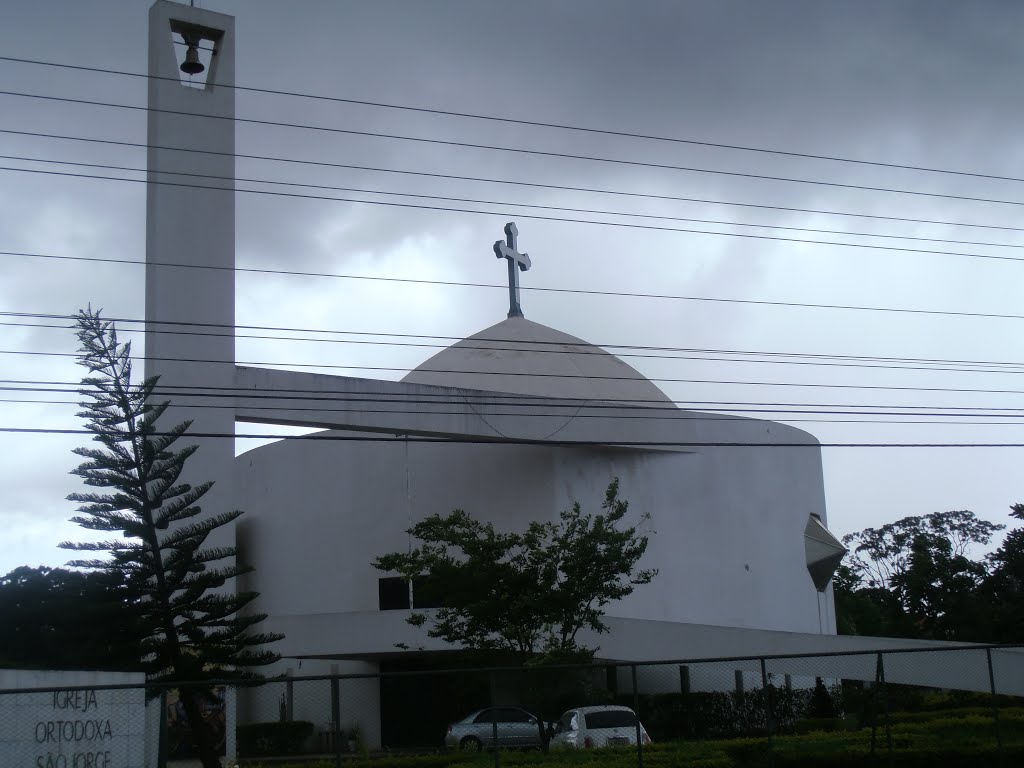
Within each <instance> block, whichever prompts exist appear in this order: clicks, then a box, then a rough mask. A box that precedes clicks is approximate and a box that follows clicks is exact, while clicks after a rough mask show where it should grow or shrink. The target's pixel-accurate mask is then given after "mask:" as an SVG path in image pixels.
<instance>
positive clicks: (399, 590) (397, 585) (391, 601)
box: [377, 576, 409, 611]
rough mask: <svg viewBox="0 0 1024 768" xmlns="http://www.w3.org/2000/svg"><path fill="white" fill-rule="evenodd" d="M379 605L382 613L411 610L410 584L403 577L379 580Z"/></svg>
mask: <svg viewBox="0 0 1024 768" xmlns="http://www.w3.org/2000/svg"><path fill="white" fill-rule="evenodd" d="M377 594H378V605H379V607H380V610H382V611H400V610H403V609H404V610H408V609H409V582H408V581H406V580H405V579H403V578H402V577H401V576H385V577H384V578H382V579H378V580H377Z"/></svg>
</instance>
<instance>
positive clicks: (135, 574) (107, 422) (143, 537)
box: [61, 308, 280, 768]
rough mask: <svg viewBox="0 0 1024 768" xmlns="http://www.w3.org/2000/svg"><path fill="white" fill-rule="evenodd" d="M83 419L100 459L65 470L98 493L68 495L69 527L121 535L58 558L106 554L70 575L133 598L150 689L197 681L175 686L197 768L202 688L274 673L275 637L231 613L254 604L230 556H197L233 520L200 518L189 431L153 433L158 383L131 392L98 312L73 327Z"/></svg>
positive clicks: (207, 743) (126, 360) (204, 758)
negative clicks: (189, 477) (268, 668)
mask: <svg viewBox="0 0 1024 768" xmlns="http://www.w3.org/2000/svg"><path fill="white" fill-rule="evenodd" d="M77 325H78V340H79V342H80V344H81V347H80V352H79V363H80V364H81V365H83V366H84V367H85V368H87V369H88V371H89V375H88V376H87V377H86V378H84V379H83V380H82V385H83V389H82V390H81V393H82V395H83V396H85V397H87V398H89V401H87V402H83V403H82V404H81V407H82V408H83V411H82V412H81V413H80V414H79V415H80V416H81V417H82V418H84V419H86V422H87V425H88V428H89V430H90V431H91V432H92V433H93V435H94V437H93V439H94V440H95V441H96V442H98V443H99V444H100V447H99V448H77V449H75V453H76V454H78V455H79V456H81V457H82V458H83V459H85V461H84V462H83V463H82V464H81V465H79V467H78V468H77V469H75V470H73V473H74V474H76V475H78V476H79V477H81V478H82V480H83V481H84V482H85V484H86V485H87V486H90V487H92V488H96V489H102V490H101V491H100V492H89V493H73V494H71V495H70V496H68V499H69V500H70V501H74V502H78V503H79V504H80V505H81V506H79V507H78V512H79V515H78V516H77V517H73V518H72V521H73V522H76V523H78V524H79V525H81V526H82V527H83V528H87V529H90V530H94V531H106V532H111V533H112V534H114V535H117V534H120V536H121V537H122V538H115V539H110V540H106V541H102V542H78V543H73V542H64V543H63V544H61V546H62V547H65V548H67V549H72V550H77V551H85V552H97V553H104V554H105V555H106V557H105V558H96V559H85V560H76V561H73V562H72V563H70V564H71V565H73V566H76V567H81V568H88V569H94V570H97V571H101V572H107V573H116V574H121V575H122V576H123V578H124V581H125V583H126V584H127V585H128V586H129V588H130V589H131V590H132V591H133V593H134V594H137V595H139V596H140V604H139V621H138V625H137V626H138V632H139V635H138V638H139V646H140V650H141V653H142V662H143V668H144V669H145V671H146V672H147V673H148V675H149V679H150V680H152V681H154V682H162V683H167V682H179V681H181V682H184V681H190V682H192V681H199V684H189V685H181V686H179V692H180V697H181V702H182V704H183V705H184V708H185V712H186V714H187V716H188V720H189V724H190V726H191V728H192V730H193V737H194V739H195V742H196V746H197V748H198V751H199V758H200V760H201V762H202V765H203V767H204V768H218V767H219V765H220V760H219V758H218V757H217V755H216V752H215V750H214V748H213V743H212V738H211V734H210V733H209V732H208V731H207V728H206V725H205V722H204V720H203V718H202V716H201V705H202V702H203V700H204V698H206V696H207V695H208V694H209V686H207V685H204V684H201V681H203V680H211V679H225V678H230V679H250V678H253V677H256V674H255V673H254V672H253V671H251V669H249V668H251V667H254V666H258V665H262V664H268V663H271V662H273V661H275V660H276V659H277V658H278V656H277V654H275V653H273V652H271V651H269V650H266V649H264V648H262V647H261V646H263V645H264V644H266V643H269V642H272V641H274V640H277V639H279V637H280V636H278V635H272V634H266V633H259V632H256V631H254V629H253V628H254V626H255V625H256V624H257V623H259V622H260V621H262V620H263V619H264V618H265V616H263V615H260V614H249V615H242V614H241V613H240V612H241V611H242V609H243V608H245V607H246V606H247V605H248V604H249V603H251V602H252V600H253V599H255V597H256V596H257V595H256V593H253V592H235V591H233V590H232V589H231V588H230V587H228V586H227V585H228V583H229V582H230V581H231V579H233V578H235V577H236V576H238V575H239V574H241V573H245V572H247V571H248V570H249V569H248V568H246V567H244V566H242V565H238V564H235V562H234V557H235V550H234V548H233V547H207V546H206V539H207V537H208V536H209V535H210V534H211V533H212V532H213V531H215V530H216V529H218V528H220V527H221V526H224V525H228V524H229V523H231V522H232V521H234V520H235V519H236V518H237V517H238V516H239V515H241V514H242V513H241V512H240V511H238V510H235V511H229V512H219V513H215V514H209V513H203V510H202V509H201V507H200V506H199V504H198V502H199V501H200V499H202V497H203V496H204V495H205V494H206V493H207V492H208V491H209V490H210V488H211V486H212V485H213V484H212V483H211V482H206V483H202V484H200V485H196V486H192V485H190V484H188V483H184V482H182V481H181V480H180V477H181V473H182V470H183V469H184V467H185V462H186V461H187V460H188V459H189V458H190V457H191V456H192V455H193V454H194V453H195V452H196V446H194V445H193V446H187V447H184V448H178V447H175V444H176V443H177V442H178V440H179V438H181V437H182V436H183V435H184V434H185V433H186V431H187V430H188V428H189V426H190V424H191V422H190V421H186V422H183V423H181V424H177V425H175V426H173V427H170V428H169V429H166V430H164V431H161V430H159V429H158V428H157V420H158V419H159V418H160V416H161V415H162V414H163V413H164V411H165V410H166V409H167V407H168V405H169V403H166V402H164V403H159V404H154V403H152V402H150V398H151V396H152V393H153V389H154V387H155V386H156V383H157V378H156V377H152V378H149V379H146V380H145V381H143V382H142V383H141V384H139V385H134V384H132V363H131V345H130V344H119V343H118V341H117V333H116V329H115V328H114V325H113V324H112V323H111V322H109V321H105V320H103V319H101V318H100V315H99V313H98V312H93V311H92V310H91V308H90V309H88V310H82V311H80V312H79V315H78V323H77Z"/></svg>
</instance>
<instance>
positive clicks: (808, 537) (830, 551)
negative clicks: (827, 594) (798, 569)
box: [804, 515, 847, 592]
mask: <svg viewBox="0 0 1024 768" xmlns="http://www.w3.org/2000/svg"><path fill="white" fill-rule="evenodd" d="M804 548H805V550H806V552H807V570H808V572H810V574H811V581H813V582H814V586H815V587H816V588H817V589H818V591H819V592H824V591H825V588H826V587H828V583H829V581H831V580H832V576H833V575H834V574H835V572H836V568H838V567H839V564H840V563H841V562H843V556H844V555H845V554H846V552H847V549H846V547H844V546H843V542H841V541H840V540H839V539H837V538H836V537H835V536H833V535H832V533H831V532H830V531H829V529H828V528H826V527H825V526H824V525H822V524H821V520H820V519H818V517H817V516H816V515H811V516H810V517H809V518H808V520H807V526H806V527H805V528H804Z"/></svg>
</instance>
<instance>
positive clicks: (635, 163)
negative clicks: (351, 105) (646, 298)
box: [0, 90, 1024, 206]
mask: <svg viewBox="0 0 1024 768" xmlns="http://www.w3.org/2000/svg"><path fill="white" fill-rule="evenodd" d="M0 96H15V97H18V98H26V99H39V100H43V101H59V102H63V103H67V104H83V105H87V106H94V107H109V108H113V109H128V110H135V111H142V112H147V113H148V112H159V113H161V114H169V115H181V116H186V117H198V118H202V119H208V120H228V121H231V122H235V123H246V124H250V125H262V126H271V127H276V128H294V129H297V130H306V131H317V132H321V133H336V134H344V135H348V136H365V137H370V138H378V139H389V140H393V141H409V142H416V143H421V144H433V145H439V146H447V147H461V148H464V149H482V150H487V151H492V152H508V153H513V154H522V155H532V156H535V157H548V158H557V159H560V160H583V161H586V162H594V163H605V164H612V165H627V166H632V167H638V168H652V169H657V170H668V171H682V172H685V173H704V174H711V175H715V176H729V177H733V178H742V179H758V180H761V181H779V182H785V183H789V184H811V185H814V186H823V187H832V188H836V189H857V190H862V191H866V192H885V193H888V194H896V195H911V196H917V197H931V198H939V199H943V200H962V201H968V202H976V203H995V204H999V205H1013V206H1024V200H1000V199H995V198H984V197H970V196H967V195H953V194H949V193H944V192H925V191H922V190H911V189H899V188H896V187H876V186H870V185H864V184H846V183H842V182H838V181H824V180H822V179H800V178H793V177H788V176H772V175H769V174H760V173H749V172H744V171H725V170H721V169H716V168H698V167H696V166H684V165H672V164H670V163H654V162H646V161H643V160H625V159H622V158H613V157H600V156H598V155H574V154H571V153H569V152H551V151H545V150H540V149H526V148H524V147H505V146H501V145H497V144H477V143H474V142H468V141H455V140H451V139H431V138H426V137H423V136H405V135H402V134H396V133H382V132H380V131H360V130H356V129H354V128H337V127H333V126H326V125H311V124H306V123H288V122H284V121H280V120H260V119H257V118H253V117H237V116H235V117H231V116H227V115H208V114H201V113H195V112H188V111H186V110H180V109H166V108H162V107H148V106H146V107H143V106H139V105H136V104H117V103H115V102H109V101H96V100H94V99H76V98H72V97H69V96H47V95H44V94H39V93H25V92H22V91H7V90H0Z"/></svg>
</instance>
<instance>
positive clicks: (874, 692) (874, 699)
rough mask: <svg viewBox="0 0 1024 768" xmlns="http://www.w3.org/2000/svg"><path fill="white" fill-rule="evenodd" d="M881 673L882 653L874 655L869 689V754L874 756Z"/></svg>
mask: <svg viewBox="0 0 1024 768" xmlns="http://www.w3.org/2000/svg"><path fill="white" fill-rule="evenodd" d="M881 675H882V654H880V653H879V654H877V655H876V656H875V684H874V686H872V689H871V756H872V757H874V756H875V735H876V733H877V731H878V688H879V685H878V681H879V679H880V677H881Z"/></svg>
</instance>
